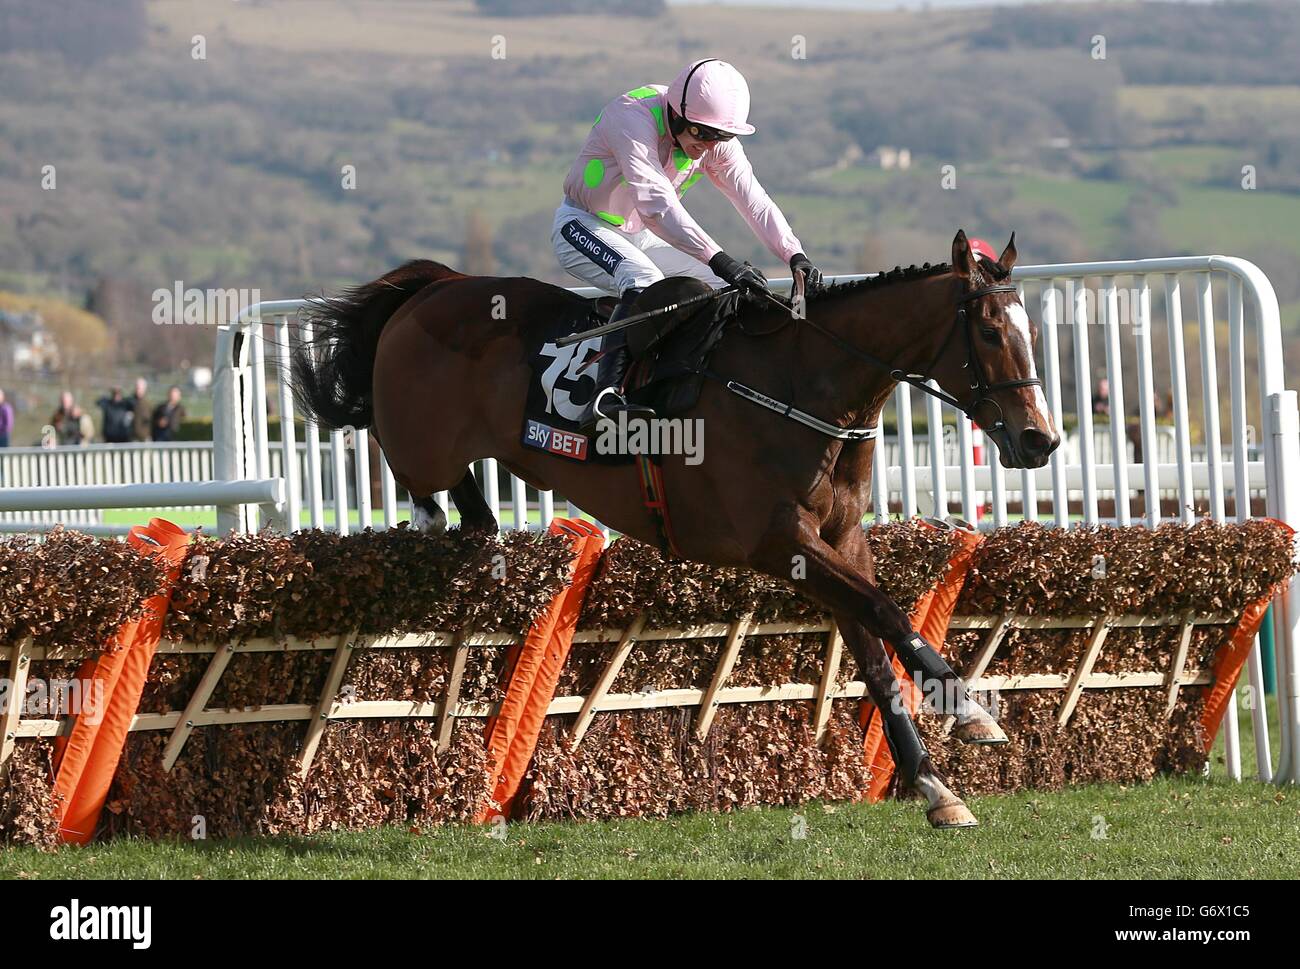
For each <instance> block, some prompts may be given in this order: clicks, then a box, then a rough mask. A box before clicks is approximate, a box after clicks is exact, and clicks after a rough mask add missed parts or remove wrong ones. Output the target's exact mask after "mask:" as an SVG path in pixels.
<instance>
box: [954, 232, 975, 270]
mask: <svg viewBox="0 0 1300 969" xmlns="http://www.w3.org/2000/svg"><path fill="white" fill-rule="evenodd" d="M952 271H953V272H955V273H956V274H957V275H958V276H961V277H963V278H965V279H969V278H970V277H971V276H972V275H973V274H974V272H975V253H973V252H971V248H970V240H969V239H967V238H966V231H965V230H964V229H958V230H957V235H956V236H954V237H953V240H952Z"/></svg>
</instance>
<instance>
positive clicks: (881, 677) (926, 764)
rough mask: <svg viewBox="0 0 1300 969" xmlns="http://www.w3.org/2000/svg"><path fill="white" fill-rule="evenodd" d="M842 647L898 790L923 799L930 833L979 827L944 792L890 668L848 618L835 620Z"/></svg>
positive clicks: (875, 642) (879, 648) (873, 640)
mask: <svg viewBox="0 0 1300 969" xmlns="http://www.w3.org/2000/svg"><path fill="white" fill-rule="evenodd" d="M836 622H837V623H838V625H839V628H840V632H841V634H842V635H843V636H844V641H845V643H847V644H848V647H849V650H850V651H851V652H852V653H853V658H854V659H855V660H857V663H858V670H859V671H860V672H861V673H862V678H863V680H865V681H866V684H867V693H868V694H869V695H870V696H871V702H872V703H874V704H875V705H876V711H875V715H876V716H879V717H881V726H883V727H884V733H885V741H886V743H888V744H889V752H890V753H891V754H892V755H893V758H894V764H895V766H896V767H897V768H898V773H899V776H900V777H901V778H902V781H903V784H904V785H905V786H906V787H908V788H910V789H912V790H915V791H917V792H918V793H920V794H921V795H922V796H924V797H925V800H926V804H927V810H926V812H925V816H926V818H927V819H928V820H929V822H930V824H931V825H932V826H934V827H936V828H973V827H975V826H976V825H977V824H979V822H978V821H977V820H976V819H975V815H973V814H971V812H970V809H969V808H967V807H966V804H965V802H963V801H962V799H961V798H959V797H958V796H957V795H956V794H954V793H953V792H952V791H950V790H949V789H948V785H947V784H945V783H944V782H943V778H942V777H941V776H940V775H939V772H938V771H937V770H935V769H934V765H933V764H932V763H931V762H930V754H929V751H927V750H926V749H925V744H924V743H923V742H922V740H921V734H920V732H919V731H918V730H917V729H916V724H915V723H914V722H913V721H912V717H911V714H910V713H909V712H908V709H907V705H906V703H905V702H904V700H903V696H902V689H901V687H900V686H899V683H898V677H896V676H895V675H894V667H893V664H891V663H890V661H889V655H888V654H887V653H886V652H885V645H884V643H882V642H881V641H880V639H879V638H877V637H875V636H872V635H871V634H870V633H868V632H867V631H866V630H865V629H864V628H863V627H862V625H861V624H860V623H858V622H857V621H856V620H854V619H853V618H852V617H851V616H846V615H837V616H836Z"/></svg>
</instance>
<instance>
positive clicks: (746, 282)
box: [709, 252, 767, 293]
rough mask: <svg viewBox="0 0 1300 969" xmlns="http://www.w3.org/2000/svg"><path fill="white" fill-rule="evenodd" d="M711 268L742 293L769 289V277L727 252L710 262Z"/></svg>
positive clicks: (721, 253)
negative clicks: (733, 257)
mask: <svg viewBox="0 0 1300 969" xmlns="http://www.w3.org/2000/svg"><path fill="white" fill-rule="evenodd" d="M709 268H710V269H712V270H713V272H714V273H715V274H716V275H717V276H718V277H719V278H721V279H723V280H725V281H726V282H727V283H730V284H731V285H732V286H735V287H736V288H737V289H739V290H740V291H741V292H742V293H757V292H760V291H761V290H765V289H767V277H766V276H764V275H763V274H762V273H761V272H759V271H758V270H757V269H755V268H754V267H753V266H751V265H750V264H749V263H747V262H738V261H736V260H735V259H732V258H731V257H730V256H728V255H727V254H726V253H725V252H720V253H718V254H717V255H716V256H714V257H713V258H712V259H710V260H709Z"/></svg>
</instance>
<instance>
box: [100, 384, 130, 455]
mask: <svg viewBox="0 0 1300 969" xmlns="http://www.w3.org/2000/svg"><path fill="white" fill-rule="evenodd" d="M96 403H97V404H98V405H99V410H100V413H101V414H103V415H104V420H103V427H104V440H105V441H106V442H108V443H109V444H125V443H126V442H127V441H129V440H131V429H132V427H131V426H132V423H133V420H132V417H133V415H134V412H135V403H134V401H130V400H127V399H126V398H125V397H123V396H122V388H121V387H114V388H113V389H112V391H111V392H110V393H109V396H107V397H101V398H99V400H98V401H96Z"/></svg>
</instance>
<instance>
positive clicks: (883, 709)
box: [755, 512, 977, 828]
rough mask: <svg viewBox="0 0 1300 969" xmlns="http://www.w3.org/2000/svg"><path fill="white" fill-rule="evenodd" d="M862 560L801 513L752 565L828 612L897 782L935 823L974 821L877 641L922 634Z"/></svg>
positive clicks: (961, 824)
mask: <svg viewBox="0 0 1300 969" xmlns="http://www.w3.org/2000/svg"><path fill="white" fill-rule="evenodd" d="M864 561H865V569H864V568H863V567H860V566H859V565H858V564H857V563H856V562H853V561H850V560H849V559H847V558H846V557H845V556H844V555H842V554H841V553H840V552H839V551H837V550H836V549H835V548H833V547H832V546H831V545H829V544H828V543H827V542H826V541H824V540H823V539H822V537H821V535H820V534H819V532H818V528H817V523H816V521H815V519H814V518H813V516H812V515H811V514H808V513H806V512H801V513H799V514H798V515H797V517H796V519H795V520H794V521H793V522H791V523H790V527H789V528H788V529H787V530H784V531H777V532H776V533H774V534H772V535H770V536H769V540H768V541H767V542H766V543H765V545H764V548H763V550H762V552H761V553H760V555H759V556H756V561H755V564H757V565H758V566H759V567H760V568H762V569H763V570H764V571H766V572H768V573H769V574H771V575H775V576H780V577H782V578H789V579H793V580H794V582H795V584H796V586H797V587H799V588H801V589H803V590H805V591H806V592H807V594H808V595H809V596H810V597H812V598H814V599H816V600H817V601H819V602H821V603H823V604H824V605H826V606H827V607H829V608H830V609H831V611H832V612H833V613H834V614H835V616H836V620H837V622H838V623H839V626H840V630H841V633H842V635H843V636H844V641H845V642H846V643H847V644H848V646H849V649H850V650H851V651H852V652H853V656H854V659H855V660H856V661H857V663H858V668H859V670H860V671H861V673H862V676H863V679H864V680H865V682H866V685H867V692H868V693H869V694H870V696H871V699H872V702H873V703H875V705H876V708H877V710H878V711H879V712H880V715H881V717H882V726H883V728H884V732H885V739H886V740H887V742H888V743H889V747H890V750H891V752H892V753H893V756H894V762H895V763H896V764H897V765H898V768H899V774H900V776H901V777H902V780H903V783H904V784H905V785H906V786H907V787H909V788H912V789H914V790H917V791H919V792H920V793H921V794H923V795H924V796H925V798H926V801H927V802H928V810H927V817H928V818H929V819H930V823H931V824H933V825H934V826H935V827H941V828H950V827H970V826H972V825H974V824H976V823H977V822H976V821H975V818H974V816H973V815H972V814H971V813H970V811H969V810H967V808H966V805H965V804H963V803H962V801H961V799H960V798H959V797H957V796H956V795H955V794H953V793H952V791H950V790H949V789H948V787H947V785H945V784H944V782H943V780H942V778H941V777H940V776H939V774H938V773H937V772H936V771H935V769H934V766H933V765H932V764H931V762H930V757H929V754H928V752H927V751H926V749H925V745H924V744H923V743H922V742H921V737H920V734H919V733H918V732H917V729H916V724H915V723H913V721H912V717H911V714H910V713H909V711H908V710H907V707H906V705H905V704H904V702H903V699H902V696H901V688H900V686H899V683H898V678H897V677H896V676H895V675H894V668H893V664H892V663H891V662H890V661H889V656H888V654H887V653H886V652H885V647H884V643H883V642H882V641H881V640H882V639H887V640H889V641H890V642H892V643H895V644H899V643H907V642H912V641H913V639H919V640H920V642H921V643H924V639H921V637H919V636H917V635H916V633H915V632H914V631H913V630H912V625H911V622H910V621H909V620H908V618H907V616H906V614H905V613H904V612H903V611H902V610H901V609H900V608H899V607H898V605H897V604H896V603H895V602H894V601H893V600H892V599H890V598H889V597H888V596H886V595H885V594H884V593H883V592H881V591H880V590H879V589H878V588H876V586H875V584H874V583H873V582H872V581H871V575H870V569H871V565H870V556H869V553H868V555H867V558H866V559H865V560H864ZM936 655H937V654H936Z"/></svg>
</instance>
